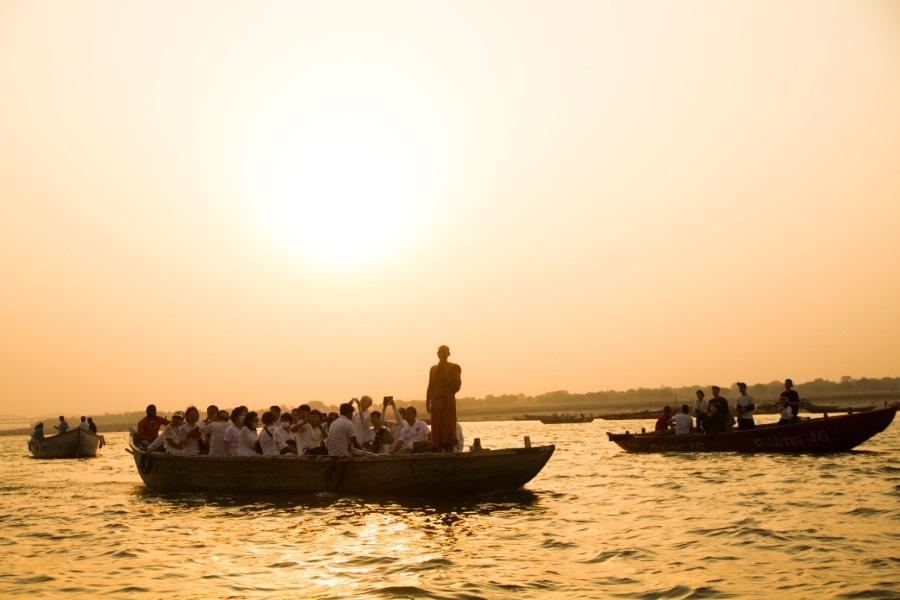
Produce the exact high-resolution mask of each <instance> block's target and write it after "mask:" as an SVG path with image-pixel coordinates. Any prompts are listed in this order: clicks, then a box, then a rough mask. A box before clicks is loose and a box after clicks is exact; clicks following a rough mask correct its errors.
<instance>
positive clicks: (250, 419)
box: [244, 411, 259, 430]
mask: <svg viewBox="0 0 900 600" xmlns="http://www.w3.org/2000/svg"><path fill="white" fill-rule="evenodd" d="M257 421H259V415H257V414H256V412H255V411H250V412H248V413H247V414H246V416H244V427H246V428H247V429H254V430H255V429H256V423H257Z"/></svg>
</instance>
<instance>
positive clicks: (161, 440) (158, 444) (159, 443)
mask: <svg viewBox="0 0 900 600" xmlns="http://www.w3.org/2000/svg"><path fill="white" fill-rule="evenodd" d="M165 443H166V436H164V435H158V436H156V439H154V440H153V441H152V442H150V445H149V446H147V452H156V451H157V450H159V449H160V448H162V447H163V446H164V445H165Z"/></svg>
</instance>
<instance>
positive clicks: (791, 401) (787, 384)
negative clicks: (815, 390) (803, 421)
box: [780, 379, 800, 419]
mask: <svg viewBox="0 0 900 600" xmlns="http://www.w3.org/2000/svg"><path fill="white" fill-rule="evenodd" d="M780 398H782V399H783V400H787V403H788V406H790V407H791V413H792V414H793V416H794V418H795V419H796V418H797V415H798V414H799V413H800V394H798V393H797V390H795V389H794V382H793V381H791V380H790V379H785V380H784V391H783V392H781V396H780Z"/></svg>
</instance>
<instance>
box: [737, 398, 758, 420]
mask: <svg viewBox="0 0 900 600" xmlns="http://www.w3.org/2000/svg"><path fill="white" fill-rule="evenodd" d="M751 404H753V405H754V406H753V408H748V407H749V406H750V405H751ZM755 404H756V403H755V402H753V396H751V395H750V394H745V395H743V396H738V399H737V405H738V408H739V409H741V410H738V413H740V416H739V417H738V418H739V419H752V418H753V413H754V411H756V406H755ZM741 411H743V412H741Z"/></svg>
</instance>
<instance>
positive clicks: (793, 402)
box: [655, 379, 800, 435]
mask: <svg viewBox="0 0 900 600" xmlns="http://www.w3.org/2000/svg"><path fill="white" fill-rule="evenodd" d="M737 388H738V393H739V394H740V395H739V396H738V398H737V401H736V402H735V403H734V409H733V410H732V405H731V403H729V402H728V399H727V398H725V397H724V396H722V394H721V389H720V388H719V386H717V385H714V386H712V388H711V390H710V391H711V392H712V397H711V398H709V399H708V400H707V399H706V393H705V392H704V391H703V390H697V392H696V396H697V399H696V401H695V402H694V410H693V417H692V416H691V407H690V406H688V405H687V404H683V405H682V406H681V410H680V411H679V412H678V414H675V415H673V414H672V407H671V406H666V407H665V408H664V409H663V414H662V416H660V417H659V419H657V421H656V428H655V430H656V432H657V433H670V432H674V433H675V435H688V434H691V433H721V432H724V431H732V430H733V429H734V428H735V425H737V428H738V429H739V430H742V429H753V428H754V427H756V422H755V421H754V419H753V414H754V413H755V412H756V401H755V400H754V399H753V396H751V395H750V394H748V393H747V384H746V383H744V382H743V381H739V382H738V384H737ZM779 401H780V403H781V418H780V419H779V421H778V425H788V424H791V423H796V422H797V421H799V419H800V418H799V417H798V416H797V415H798V412H799V411H800V395H799V394H798V393H797V390H795V389H794V382H793V381H791V380H790V379H785V380H784V391H783V392H781V395H780V397H779Z"/></svg>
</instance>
